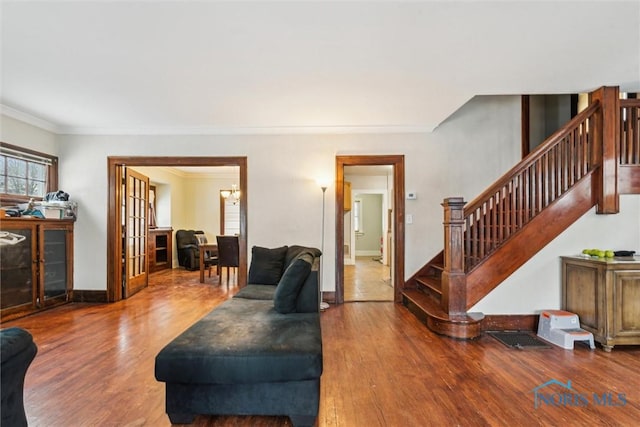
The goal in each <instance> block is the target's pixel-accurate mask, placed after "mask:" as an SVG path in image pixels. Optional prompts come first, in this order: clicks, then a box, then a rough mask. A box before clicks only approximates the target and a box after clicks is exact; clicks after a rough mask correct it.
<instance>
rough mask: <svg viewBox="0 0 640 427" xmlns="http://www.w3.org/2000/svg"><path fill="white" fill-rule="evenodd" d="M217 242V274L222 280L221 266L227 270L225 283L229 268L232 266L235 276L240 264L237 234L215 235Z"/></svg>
mask: <svg viewBox="0 0 640 427" xmlns="http://www.w3.org/2000/svg"><path fill="white" fill-rule="evenodd" d="M216 241H217V243H218V275H219V276H220V282H222V267H226V270H227V284H228V283H229V268H230V267H231V268H234V269H235V273H236V277H237V268H238V267H239V265H240V247H239V244H238V236H216Z"/></svg>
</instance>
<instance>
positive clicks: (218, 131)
mask: <svg viewBox="0 0 640 427" xmlns="http://www.w3.org/2000/svg"><path fill="white" fill-rule="evenodd" d="M0 108H1V109H0V111H1V112H2V114H3V115H5V116H8V117H11V118H13V119H16V120H20V121H22V122H25V123H27V124H30V125H32V126H36V127H39V128H41V129H44V130H46V131H49V132H52V133H55V134H58V135H317V134H321V135H329V134H333V135H336V134H337V135H342V134H394V133H395V134H404V133H431V132H433V130H434V129H435V128H436V127H437V126H438V124H435V125H432V124H427V125H375V126H357V125H356V126H229V127H225V126H175V127H113V128H111V127H76V126H61V125H57V124H55V123H51V122H49V121H47V120H44V119H41V118H39V117H36V116H34V115H32V114H29V113H25V112H23V111H20V110H17V109H15V108H13V107H9V106H7V105H4V104H0Z"/></svg>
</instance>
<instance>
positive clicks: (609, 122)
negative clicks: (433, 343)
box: [402, 87, 640, 339]
mask: <svg viewBox="0 0 640 427" xmlns="http://www.w3.org/2000/svg"><path fill="white" fill-rule="evenodd" d="M590 100H591V103H590V105H589V107H587V108H586V109H585V110H584V111H582V112H581V113H580V114H578V115H577V116H576V117H574V118H573V119H572V120H571V121H570V122H568V123H567V124H566V125H565V126H563V127H562V128H561V129H559V130H558V131H557V132H556V133H555V134H553V135H552V136H551V137H550V138H549V139H547V140H546V141H545V142H544V143H543V144H541V145H540V146H539V147H538V148H536V150H535V151H533V152H531V153H530V154H529V155H528V156H527V157H526V158H525V159H523V160H522V161H521V162H520V163H519V164H518V165H516V166H515V167H514V168H512V169H511V170H510V171H509V172H507V173H506V174H505V175H503V176H502V177H501V178H500V179H499V180H498V181H496V182H495V183H494V184H493V185H492V186H491V187H489V188H488V189H487V190H486V191H484V192H483V193H482V194H481V195H480V196H478V197H477V198H476V199H475V200H473V201H472V202H470V203H468V204H467V203H465V202H464V201H463V200H462V198H459V197H452V198H448V199H445V201H444V203H443V207H444V228H445V239H444V241H445V245H444V246H445V249H444V250H443V251H442V252H440V253H439V254H437V255H436V256H435V257H434V258H433V259H431V260H430V261H429V262H428V263H427V264H425V265H424V266H423V267H422V268H421V269H420V270H418V271H417V272H416V273H415V274H414V275H413V276H412V277H410V278H409V280H407V282H406V283H405V286H404V290H403V292H402V300H403V304H404V305H405V306H407V308H408V309H409V310H410V311H411V312H413V313H414V314H415V315H416V316H417V317H418V318H420V319H421V320H422V321H423V322H424V323H426V325H427V326H428V327H429V329H431V330H433V331H435V332H437V333H440V334H443V335H446V336H449V337H453V338H461V339H469V338H475V337H478V336H479V335H480V333H481V332H482V322H483V319H484V315H483V314H482V313H470V312H468V311H467V310H469V308H471V307H472V306H474V305H475V304H476V303H477V302H479V301H480V300H481V299H482V298H483V297H484V296H486V295H487V294H488V293H489V292H491V290H493V289H494V288H495V287H497V286H498V285H499V284H500V283H501V282H502V281H504V280H505V279H506V278H507V277H508V276H509V275H510V274H512V273H513V272H514V271H516V270H517V269H518V268H520V267H521V266H522V265H523V264H525V263H526V262H527V261H528V260H529V259H530V258H531V257H533V256H534V255H535V254H536V253H537V252H538V251H540V250H541V249H542V248H543V247H544V246H546V245H547V244H548V243H549V242H551V241H552V240H553V239H554V238H555V237H557V236H558V235H560V234H561V233H562V232H563V231H564V230H565V229H566V228H567V227H569V226H570V225H571V224H573V223H574V222H575V221H576V220H578V219H579V218H580V217H581V216H582V215H584V214H585V213H586V212H588V211H589V210H590V209H591V208H593V207H594V206H596V207H597V209H596V212H597V213H617V212H618V197H619V194H621V193H622V194H625V193H626V194H640V120H639V116H640V100H637V99H633V100H621V99H619V92H618V89H617V88H611V87H605V88H601V89H598V90H597V91H595V92H593V93H592V94H591V96H590Z"/></svg>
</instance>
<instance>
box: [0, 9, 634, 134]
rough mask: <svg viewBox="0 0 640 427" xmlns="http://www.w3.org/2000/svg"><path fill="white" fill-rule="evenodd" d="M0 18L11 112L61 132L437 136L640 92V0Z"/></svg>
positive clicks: (54, 12) (2, 96)
mask: <svg viewBox="0 0 640 427" xmlns="http://www.w3.org/2000/svg"><path fill="white" fill-rule="evenodd" d="M1 8H2V9H1V14H0V15H1V18H0V19H1V37H2V45H1V55H2V57H1V60H2V64H1V87H0V90H1V92H0V103H1V104H2V112H3V113H4V114H6V115H9V116H12V117H15V118H19V119H21V120H25V121H31V122H34V123H35V124H39V125H40V126H41V127H44V128H46V129H49V130H52V131H54V132H57V133H76V134H83V133H85V134H118V133H123V134H141V133H142V134H238V133H239V134H265V133H283V132H284V133H315V132H332V133H334V132H335V133H343V132H429V131H432V130H433V129H434V128H435V127H437V126H438V125H439V124H440V123H442V122H443V121H444V120H445V119H446V118H447V117H448V116H450V115H451V114H452V113H453V112H454V111H456V110H457V109H458V108H460V107H461V106H462V105H463V104H464V103H465V102H467V101H468V100H469V99H471V98H472V97H473V96H475V95H499V94H525V93H528V94H552V93H555V94H557V93H577V92H587V91H591V90H593V89H595V88H597V87H600V86H603V85H614V86H620V87H621V90H622V91H628V92H639V91H640V0H636V1H618V2H616V1H586V2H585V1H574V0H566V1H504V0H503V1H480V0H475V1H474V0H467V1H456V0H453V1H448V2H445V1H435V0H434V1H402V2H400V1H391V0H387V1H384V0H382V1H371V2H370V1H352V2H346V1H334V2H325V1H302V0H300V1H289V2H275V1H255V2H250V1H236V2H231V1H228V2H221V1H173V2H172V1H156V2H152V1H106V0H103V1H55V0H50V1H40V2H35V1H33V2H27V1H5V0H2V5H1Z"/></svg>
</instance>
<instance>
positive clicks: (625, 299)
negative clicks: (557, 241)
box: [561, 256, 640, 351]
mask: <svg viewBox="0 0 640 427" xmlns="http://www.w3.org/2000/svg"><path fill="white" fill-rule="evenodd" d="M561 259H562V308H563V309H564V310H567V311H569V312H572V313H576V314H577V315H578V316H579V317H580V325H581V327H582V328H583V329H585V330H587V331H589V332H591V333H592V334H593V337H594V339H595V340H596V341H597V342H599V343H600V344H602V347H603V348H604V350H605V351H611V349H612V348H613V346H615V345H619V344H633V345H638V344H640V257H638V256H636V257H619V258H611V259H606V258H585V257H579V256H578V257H561Z"/></svg>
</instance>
